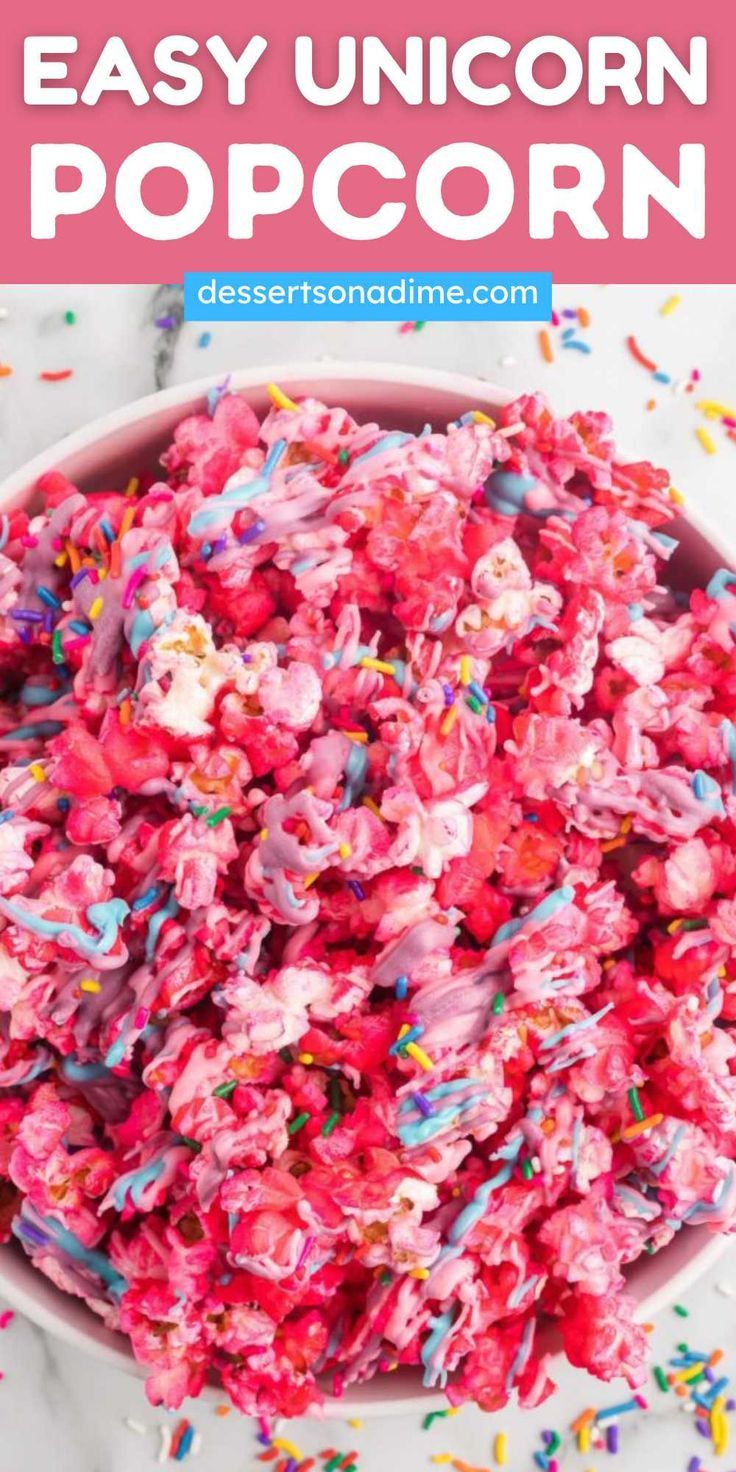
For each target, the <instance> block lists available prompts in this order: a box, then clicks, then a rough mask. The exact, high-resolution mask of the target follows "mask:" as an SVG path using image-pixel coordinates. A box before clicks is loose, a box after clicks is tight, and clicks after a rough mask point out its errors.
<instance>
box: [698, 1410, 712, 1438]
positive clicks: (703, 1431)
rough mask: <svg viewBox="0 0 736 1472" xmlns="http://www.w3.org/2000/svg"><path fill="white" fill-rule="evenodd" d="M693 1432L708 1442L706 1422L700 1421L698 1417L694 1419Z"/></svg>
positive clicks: (708, 1427) (708, 1435)
mask: <svg viewBox="0 0 736 1472" xmlns="http://www.w3.org/2000/svg"><path fill="white" fill-rule="evenodd" d="M695 1430H696V1431H697V1432H698V1434H699V1435H700V1436H704V1437H705V1439H706V1441H710V1426H709V1425H708V1422H707V1421H701V1420H700V1417H699V1416H696V1418H695Z"/></svg>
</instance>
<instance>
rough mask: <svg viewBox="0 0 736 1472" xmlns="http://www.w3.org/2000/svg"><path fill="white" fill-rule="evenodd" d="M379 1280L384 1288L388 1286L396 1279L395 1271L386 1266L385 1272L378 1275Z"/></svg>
mask: <svg viewBox="0 0 736 1472" xmlns="http://www.w3.org/2000/svg"><path fill="white" fill-rule="evenodd" d="M378 1281H379V1283H380V1284H381V1286H382V1287H383V1288H388V1285H389V1283H393V1281H394V1278H393V1273H391V1272H390V1271H389V1269H388V1268H384V1270H383V1272H382V1273H379V1275H378Z"/></svg>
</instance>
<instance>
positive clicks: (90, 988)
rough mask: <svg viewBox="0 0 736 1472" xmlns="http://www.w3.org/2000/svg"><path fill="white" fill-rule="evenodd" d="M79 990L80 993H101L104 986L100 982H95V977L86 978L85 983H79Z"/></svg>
mask: <svg viewBox="0 0 736 1472" xmlns="http://www.w3.org/2000/svg"><path fill="white" fill-rule="evenodd" d="M79 990H80V992H101V991H102V985H101V983H100V982H99V981H95V979H94V977H92V976H85V978H84V981H80V983H79Z"/></svg>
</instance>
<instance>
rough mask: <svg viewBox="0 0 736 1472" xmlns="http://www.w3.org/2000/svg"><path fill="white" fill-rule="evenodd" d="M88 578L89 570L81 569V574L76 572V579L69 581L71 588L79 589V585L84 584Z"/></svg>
mask: <svg viewBox="0 0 736 1472" xmlns="http://www.w3.org/2000/svg"><path fill="white" fill-rule="evenodd" d="M87 577H89V568H88V567H80V569H79V572H75V574H74V577H73V578H70V579H69V587H70V588H78V587H79V584H80V583H81V582H84V579H85V578H87Z"/></svg>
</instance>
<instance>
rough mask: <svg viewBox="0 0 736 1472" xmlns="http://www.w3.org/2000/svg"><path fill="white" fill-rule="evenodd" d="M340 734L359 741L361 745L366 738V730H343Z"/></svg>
mask: <svg viewBox="0 0 736 1472" xmlns="http://www.w3.org/2000/svg"><path fill="white" fill-rule="evenodd" d="M342 734H343V736H347V737H348V739H349V740H350V741H359V742H360V743H361V745H364V744H365V742H366V741H367V740H368V732H367V731H343V733H342Z"/></svg>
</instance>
